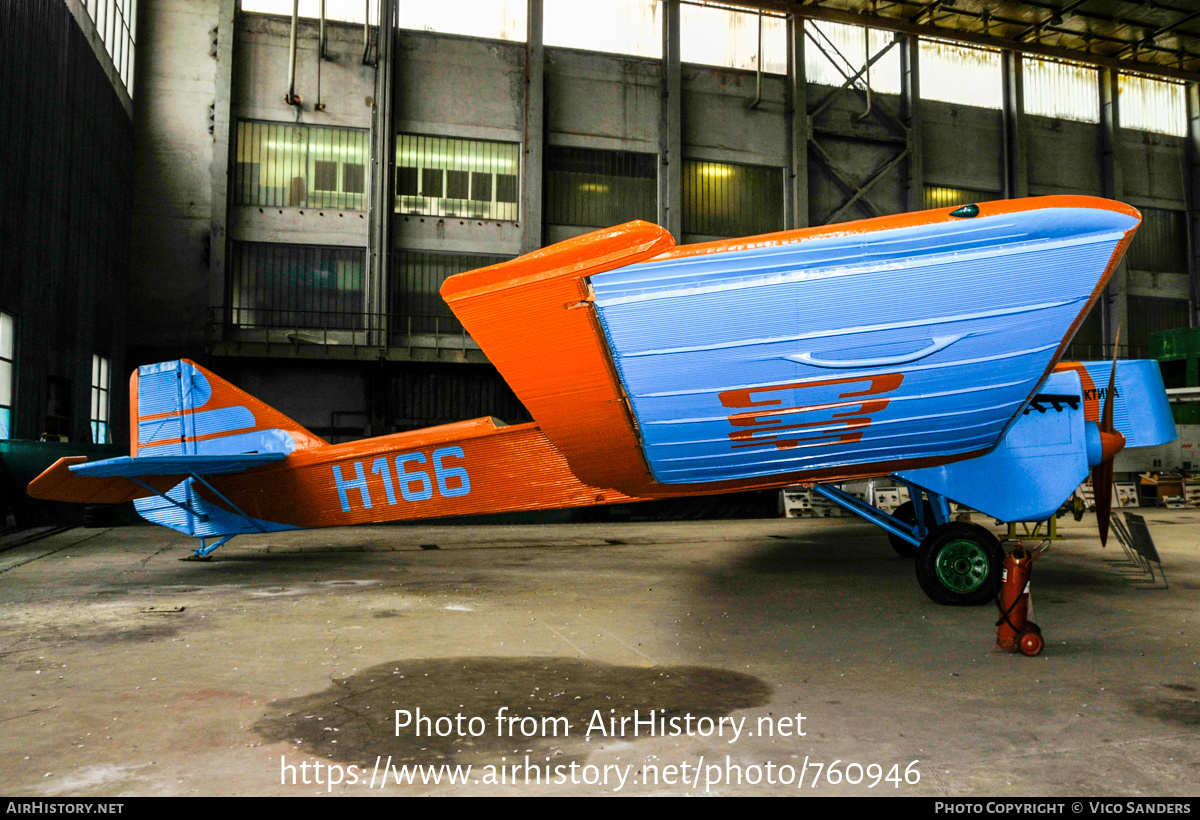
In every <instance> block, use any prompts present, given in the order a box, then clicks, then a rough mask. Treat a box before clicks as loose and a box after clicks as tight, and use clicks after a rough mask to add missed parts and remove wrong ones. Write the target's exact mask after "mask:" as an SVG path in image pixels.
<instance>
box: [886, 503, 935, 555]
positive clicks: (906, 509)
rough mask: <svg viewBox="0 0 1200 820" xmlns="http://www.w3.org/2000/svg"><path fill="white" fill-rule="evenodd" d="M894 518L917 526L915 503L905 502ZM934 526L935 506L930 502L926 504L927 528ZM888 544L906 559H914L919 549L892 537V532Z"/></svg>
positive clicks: (894, 514) (893, 515)
mask: <svg viewBox="0 0 1200 820" xmlns="http://www.w3.org/2000/svg"><path fill="white" fill-rule="evenodd" d="M892 517H893V518H899V519H900V520H901V521H903V522H904V523H905V524H915V523H917V512H916V507H914V506H913V503H912V502H911V501H905V502H904V503H903V504H901V505H900V506H899V507H897V508H896V511H895V512H894V513H892ZM932 524H933V505H932V504H930V503H929V502H928V501H926V502H925V526H926V527H931V525H932ZM888 542H889V543H890V544H891V545H892V549H894V550H895V551H896V552H897V553H899V554H900V555H902V556H903V557H905V558H912V557H913V556H914V555H916V554H917V549H918V548H917V547H914V546H913V545H912V544H910V543H908V542H907V541H905V540H904V539H902V538H897V537H896V536H894V535H892V534H891V533H890V532H889V533H888Z"/></svg>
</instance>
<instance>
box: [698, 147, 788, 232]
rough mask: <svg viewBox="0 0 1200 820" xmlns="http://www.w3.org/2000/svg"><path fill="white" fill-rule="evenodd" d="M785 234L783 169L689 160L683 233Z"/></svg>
mask: <svg viewBox="0 0 1200 820" xmlns="http://www.w3.org/2000/svg"><path fill="white" fill-rule="evenodd" d="M781 230H783V169H782V168H771V167H768V166H761V165H733V164H731V163H724V162H704V161H700V160H691V159H689V160H684V163H683V232H684V233H685V234H693V235H700V236H713V237H722V236H730V237H733V236H749V235H751V234H760V233H769V232H771V231H781Z"/></svg>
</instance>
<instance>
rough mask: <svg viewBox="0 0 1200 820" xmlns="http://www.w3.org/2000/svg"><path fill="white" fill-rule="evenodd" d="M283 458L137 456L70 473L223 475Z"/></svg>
mask: <svg viewBox="0 0 1200 820" xmlns="http://www.w3.org/2000/svg"><path fill="white" fill-rule="evenodd" d="M284 458H287V453H242V454H240V455H227V456H191V455H187V456H141V457H138V458H132V457H130V456H121V457H120V458H106V459H104V460H103V461H89V462H87V463H86V464H73V465H71V468H70V469H71V472H73V473H76V474H78V475H83V476H90V477H92V478H138V477H143V476H186V475H189V474H194V475H223V474H227V473H240V472H244V471H245V470H249V469H251V468H253V467H261V466H263V465H264V464H272V463H274V462H276V461H281V460H283V459H284Z"/></svg>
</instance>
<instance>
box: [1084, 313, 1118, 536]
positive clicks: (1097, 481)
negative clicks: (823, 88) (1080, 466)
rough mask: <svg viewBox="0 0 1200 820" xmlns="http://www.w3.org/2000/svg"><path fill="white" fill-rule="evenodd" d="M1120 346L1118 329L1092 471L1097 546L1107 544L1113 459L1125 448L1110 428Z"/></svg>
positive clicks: (1116, 433)
mask: <svg viewBox="0 0 1200 820" xmlns="http://www.w3.org/2000/svg"><path fill="white" fill-rule="evenodd" d="M1120 344H1121V326H1120V325H1117V338H1116V340H1115V341H1114V342H1113V362H1112V372H1111V373H1109V376H1108V391H1107V392H1106V393H1105V394H1104V410H1103V412H1102V413H1101V415H1100V440H1101V441H1102V442H1103V447H1104V458H1103V459H1101V461H1100V463H1099V464H1097V465H1096V466H1095V467H1093V468H1092V497H1093V498H1094V499H1095V500H1096V524H1097V525H1098V526H1099V527H1100V546H1107V545H1108V520H1109V518H1110V517H1111V516H1112V492H1113V485H1112V480H1113V459H1114V458H1116V457H1117V453H1119V452H1120V451H1121V449H1122V448H1123V447H1124V446H1125V437H1124V436H1123V435H1121V434H1120V433H1119V432H1117V429H1116V427H1115V426H1114V425H1113V398H1114V397H1115V396H1116V394H1117V349H1118V346H1119V345H1120Z"/></svg>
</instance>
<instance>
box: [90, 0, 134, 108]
mask: <svg viewBox="0 0 1200 820" xmlns="http://www.w3.org/2000/svg"><path fill="white" fill-rule="evenodd" d="M84 6H85V8H87V13H88V16H89V17H91V18H92V23H94V24H95V26H96V33H97V34H98V35H99V36H100V40H101V42H103V43H104V50H105V51H107V52H108V56H109V57H111V58H112V62H113V67H114V68H116V70H117V74H118V75H119V76H120V78H121V85H123V86H124V87H125V91H126V92H128V94H129V96H131V97H132V96H133V52H134V45H135V38H134V35H133V33H134V31H136V30H137V26H136V23H137V0H84Z"/></svg>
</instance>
